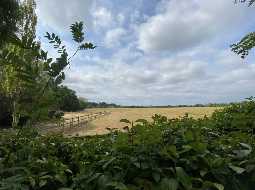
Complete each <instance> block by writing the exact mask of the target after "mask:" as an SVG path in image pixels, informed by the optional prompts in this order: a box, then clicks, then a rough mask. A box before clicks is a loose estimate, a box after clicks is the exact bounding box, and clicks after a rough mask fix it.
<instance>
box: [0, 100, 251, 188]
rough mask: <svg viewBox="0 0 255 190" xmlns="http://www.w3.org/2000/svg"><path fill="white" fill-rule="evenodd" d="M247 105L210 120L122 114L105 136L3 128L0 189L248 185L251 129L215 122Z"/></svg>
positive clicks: (247, 107)
mask: <svg viewBox="0 0 255 190" xmlns="http://www.w3.org/2000/svg"><path fill="white" fill-rule="evenodd" d="M251 110H252V111H251ZM253 110H255V104H254V101H253V100H249V101H247V102H245V103H243V104H240V107H238V105H232V106H230V107H228V108H225V109H223V110H220V111H218V112H217V113H215V115H214V116H213V117H212V118H207V117H205V118H204V119H198V120H196V119H193V118H190V117H188V115H186V116H184V117H180V118H176V119H167V118H166V117H164V116H160V115H155V116H153V118H152V121H146V120H143V119H140V120H138V121H137V122H131V121H128V120H126V119H123V120H122V122H125V123H126V124H127V125H131V126H132V128H129V127H131V126H129V127H128V130H127V132H124V133H123V132H119V131H112V132H111V133H110V134H108V135H104V136H93V137H74V138H64V137H62V136H61V135H47V136H41V135H39V134H38V133H36V131H34V130H32V131H30V130H28V129H24V130H25V131H21V132H20V133H19V134H15V133H2V134H1V136H0V171H1V172H0V176H1V177H0V179H1V180H0V189H15V188H16V189H49V190H50V189H73V190H78V189H88V190H93V189H102V190H104V189H105V190H113V189H120V190H141V189H146V190H156V189H157V190H158V189H159V190H161V189H162V190H163V189H164V190H165V189H169V190H172V189H173V190H188V189H190V190H191V189H194V190H195V189H201V190H205V189H208V190H223V189H225V190H239V189H243V190H253V188H254V182H255V160H254V158H255V151H254V148H255V142H254V136H252V135H253V133H252V132H251V131H249V130H236V127H235V126H233V125H232V124H233V123H234V121H233V123H231V122H230V124H229V125H228V128H227V129H224V130H223V129H222V127H221V126H224V125H225V122H226V121H225V119H226V120H227V121H228V118H222V117H224V115H230V116H233V117H237V115H236V113H237V112H238V114H240V115H242V114H245V113H246V114H247V113H251V114H252V112H253ZM241 118H242V119H241V120H243V122H244V123H245V122H246V121H245V119H244V118H243V117H241ZM216 120H217V121H218V122H217V125H214V122H215V121H216ZM228 122H229V121H228ZM245 125H246V124H245ZM7 139H8V140H7Z"/></svg>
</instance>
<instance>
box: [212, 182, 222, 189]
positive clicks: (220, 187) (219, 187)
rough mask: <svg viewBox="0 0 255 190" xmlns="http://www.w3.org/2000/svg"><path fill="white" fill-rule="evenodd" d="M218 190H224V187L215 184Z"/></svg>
mask: <svg viewBox="0 0 255 190" xmlns="http://www.w3.org/2000/svg"><path fill="white" fill-rule="evenodd" d="M213 184H214V186H215V187H216V188H217V189H218V190H224V186H223V185H221V184H219V183H213Z"/></svg>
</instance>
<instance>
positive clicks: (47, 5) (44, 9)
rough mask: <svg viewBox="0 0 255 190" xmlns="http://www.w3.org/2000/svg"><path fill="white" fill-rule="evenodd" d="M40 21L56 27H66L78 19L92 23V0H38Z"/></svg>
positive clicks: (60, 28)
mask: <svg viewBox="0 0 255 190" xmlns="http://www.w3.org/2000/svg"><path fill="white" fill-rule="evenodd" d="M36 3H37V14H38V16H39V17H38V18H39V22H40V23H41V24H43V25H47V26H50V27H52V28H54V29H58V30H62V29H66V28H68V27H69V25H71V24H72V23H74V22H76V21H84V22H86V24H90V22H89V21H90V9H91V6H92V3H93V1H92V0H74V1H70V0H36Z"/></svg>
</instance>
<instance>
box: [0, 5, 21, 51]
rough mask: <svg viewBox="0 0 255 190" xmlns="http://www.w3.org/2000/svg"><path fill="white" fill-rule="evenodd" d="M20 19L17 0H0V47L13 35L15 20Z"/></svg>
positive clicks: (16, 28) (15, 29) (15, 30)
mask: <svg viewBox="0 0 255 190" xmlns="http://www.w3.org/2000/svg"><path fill="white" fill-rule="evenodd" d="M19 19H20V12H19V2H18V1H17V0H1V1H0V48H1V47H2V46H3V45H4V44H5V43H6V42H7V41H11V39H13V38H14V37H15V32H17V30H18V27H17V22H18V20H19Z"/></svg>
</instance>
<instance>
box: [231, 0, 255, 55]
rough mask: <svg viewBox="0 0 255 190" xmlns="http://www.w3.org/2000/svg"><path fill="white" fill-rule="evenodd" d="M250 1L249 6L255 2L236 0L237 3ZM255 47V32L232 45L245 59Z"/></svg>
mask: <svg viewBox="0 0 255 190" xmlns="http://www.w3.org/2000/svg"><path fill="white" fill-rule="evenodd" d="M238 2H239V3H248V6H251V5H253V4H254V3H255V0H235V3H238ZM254 47H255V32H251V33H249V34H247V35H246V36H245V37H243V38H242V39H241V40H240V42H238V43H236V44H233V45H231V50H232V51H233V52H234V53H236V54H237V55H241V58H242V59H244V58H245V57H246V56H248V54H249V52H250V50H251V49H253V48H254Z"/></svg>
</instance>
